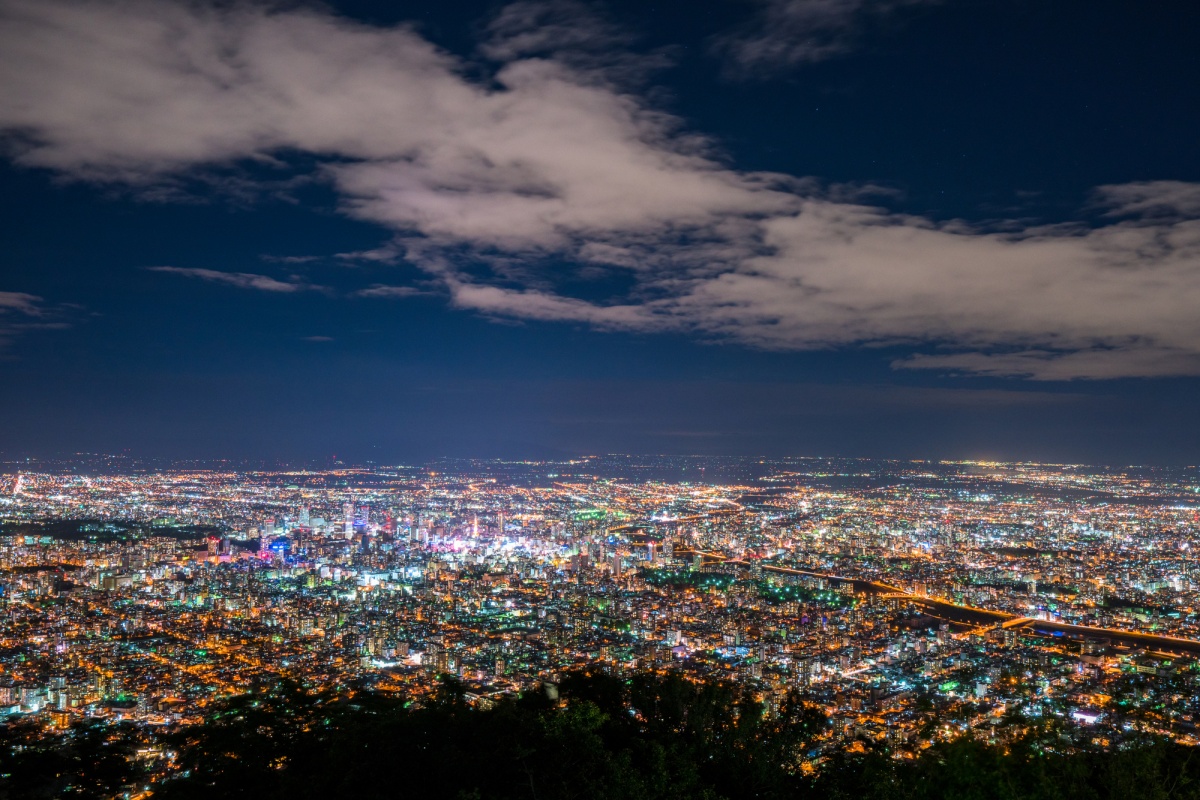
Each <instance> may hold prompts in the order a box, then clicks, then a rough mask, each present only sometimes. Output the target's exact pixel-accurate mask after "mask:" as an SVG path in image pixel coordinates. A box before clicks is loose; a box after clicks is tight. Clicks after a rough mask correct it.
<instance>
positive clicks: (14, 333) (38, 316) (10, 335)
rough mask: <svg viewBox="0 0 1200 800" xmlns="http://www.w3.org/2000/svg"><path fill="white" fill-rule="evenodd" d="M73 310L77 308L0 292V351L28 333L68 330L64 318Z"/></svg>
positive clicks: (20, 294) (34, 296) (18, 294)
mask: <svg viewBox="0 0 1200 800" xmlns="http://www.w3.org/2000/svg"><path fill="white" fill-rule="evenodd" d="M77 310H79V309H78V307H68V306H48V305H47V304H46V301H45V300H44V299H43V298H41V297H39V296H38V295H35V294H28V293H26V292H0V351H3V350H4V349H5V348H7V347H8V345H9V344H11V343H12V342H13V340H15V339H17V338H19V337H20V336H22V335H24V334H26V333H28V332H29V331H39V330H43V331H44V330H60V329H63V328H69V327H70V323H69V322H67V321H66V318H67V317H68V316H69V315H70V313H71V312H72V311H77Z"/></svg>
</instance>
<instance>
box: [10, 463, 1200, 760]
mask: <svg viewBox="0 0 1200 800" xmlns="http://www.w3.org/2000/svg"><path fill="white" fill-rule="evenodd" d="M120 463H121V462H120V460H119V459H114V460H113V461H112V462H110V463H109V464H108V465H107V469H105V466H106V465H105V464H104V463H103V461H97V460H93V461H92V462H91V465H90V466H91V467H92V468H93V469H97V470H99V471H96V472H88V471H85V470H84V469H83V468H80V469H78V470H71V471H60V472H46V471H40V470H39V469H38V468H37V466H36V465H35V466H34V467H33V468H30V469H21V470H20V471H17V472H10V473H9V474H8V475H6V476H5V479H4V480H5V485H6V486H7V491H6V492H5V496H4V498H3V500H2V501H0V522H2V523H3V532H4V533H3V538H2V539H0V570H2V572H0V585H2V588H3V603H4V613H5V618H6V620H7V624H6V627H5V638H4V641H3V650H2V653H3V656H2V661H0V704H2V708H3V712H4V713H5V714H7V715H9V717H10V718H13V717H21V718H24V719H26V720H27V721H28V722H29V723H30V724H29V726H28V727H27V728H26V729H25V730H27V731H28V734H27V735H29V736H34V737H36V736H42V735H47V734H46V732H47V731H53V730H66V729H69V728H70V727H71V726H72V725H73V724H74V723H76V722H78V721H79V720H81V719H92V720H101V721H107V722H109V723H114V724H115V723H117V722H121V721H128V722H132V723H134V724H135V725H136V727H137V729H138V730H139V731H141V732H142V733H141V734H140V735H142V736H144V737H145V742H146V747H147V752H148V753H150V754H151V755H150V756H149V757H150V758H151V759H152V761H153V768H152V769H151V771H150V775H151V779H152V780H161V779H164V778H167V777H169V776H170V775H171V774H172V769H173V765H172V761H171V758H170V756H169V755H168V754H167V753H168V751H166V750H164V749H163V747H162V745H161V744H159V745H157V746H156V745H155V744H154V743H155V742H156V740H158V739H159V738H161V732H165V731H170V730H174V729H178V728H180V727H186V726H193V725H200V724H202V723H204V722H206V720H207V719H208V716H209V714H210V713H211V711H212V709H214V708H220V707H221V702H222V701H224V700H228V699H229V698H231V697H235V696H237V695H239V694H243V693H247V692H250V693H253V692H254V691H262V690H263V687H267V686H270V685H272V684H274V683H277V682H279V681H283V680H286V681H290V682H294V683H295V684H297V685H299V686H302V687H305V689H307V690H309V691H312V692H330V693H333V694H334V695H336V694H338V693H353V692H356V691H358V692H361V691H364V690H368V689H369V690H371V691H373V692H379V693H383V694H385V695H389V696H394V697H399V698H403V699H404V700H406V701H412V702H417V703H418V704H419V703H421V702H422V701H423V700H426V699H428V698H429V697H431V696H432V694H433V693H434V692H436V690H437V688H438V686H439V685H440V682H441V681H442V680H443V679H444V678H445V677H446V676H451V677H453V678H454V679H456V680H458V681H461V684H462V686H463V687H464V689H465V698H466V700H467V702H468V703H470V704H471V705H474V706H478V707H481V708H488V707H490V706H492V705H494V704H496V703H498V702H502V701H503V700H504V699H505V698H509V697H516V696H519V695H520V694H521V693H522V692H529V691H537V690H540V688H541V687H543V686H553V685H555V684H556V683H557V682H558V681H559V680H560V679H561V678H562V676H563V675H565V674H568V673H570V672H572V671H577V670H588V669H598V670H602V671H603V672H605V673H607V674H610V675H614V676H621V675H633V674H637V673H639V672H646V671H649V672H655V671H675V672H678V673H680V674H682V675H683V676H686V678H687V679H688V680H692V681H697V682H706V681H732V682H735V683H737V684H739V685H741V686H743V687H745V688H746V689H748V690H749V691H750V692H752V693H753V696H754V697H755V698H757V699H758V700H759V701H760V702H761V703H762V708H763V713H764V714H766V715H767V716H768V717H769V716H770V715H772V714H774V713H777V712H778V709H779V706H780V704H782V703H783V702H784V700H785V698H786V697H787V696H788V694H789V692H799V693H800V695H801V696H802V697H804V698H805V700H806V701H808V702H811V703H812V704H814V705H815V706H816V707H819V708H820V709H821V711H822V712H823V713H824V714H826V715H827V716H828V718H829V720H830V725H829V727H828V730H827V731H826V732H825V733H824V734H823V735H822V738H821V739H820V740H819V741H818V742H817V743H816V744H815V746H814V749H813V750H812V752H811V753H810V754H809V755H808V757H807V761H806V763H807V764H809V765H810V767H811V768H813V769H816V768H818V767H819V765H820V763H821V762H822V760H823V758H824V757H825V756H826V754H827V751H829V750H832V749H834V748H841V747H845V746H846V745H847V743H848V742H854V741H857V740H860V739H861V740H867V741H879V742H886V744H887V745H888V746H889V747H890V748H891V752H893V753H894V754H895V756H896V757H913V756H915V755H917V754H919V753H920V752H921V751H922V750H923V749H925V748H928V747H929V746H930V745H931V744H934V743H936V742H938V741H943V740H951V739H954V738H958V737H975V738H979V739H982V740H984V741H987V742H992V743H995V742H997V741H1001V742H1002V741H1004V740H1006V739H1011V738H1012V737H1016V736H1019V735H1021V734H1022V733H1023V731H1024V729H1025V727H1026V726H1028V725H1033V724H1035V723H1036V722H1037V721H1039V720H1040V719H1042V718H1057V719H1060V720H1063V721H1064V722H1066V723H1068V724H1070V725H1072V726H1075V727H1077V728H1079V729H1081V730H1083V731H1085V732H1086V736H1087V737H1088V738H1090V739H1094V740H1097V741H1099V740H1108V739H1112V740H1114V741H1115V740H1118V739H1120V738H1121V737H1122V736H1125V735H1126V734H1127V732H1128V731H1130V730H1134V729H1136V730H1138V731H1143V732H1144V731H1153V732H1155V733H1157V734H1161V735H1163V736H1167V737H1170V738H1172V739H1175V740H1176V741H1179V742H1185V743H1188V744H1196V743H1197V742H1198V741H1200V739H1197V733H1196V722H1197V719H1198V717H1197V715H1198V714H1200V690H1198V688H1197V677H1198V676H1200V672H1198V671H1197V658H1198V657H1200V602H1198V598H1200V574H1198V573H1197V567H1196V560H1195V558H1194V557H1193V556H1192V554H1191V551H1192V549H1193V548H1197V547H1200V472H1198V471H1197V470H1196V469H1195V468H1189V469H1179V470H1153V469H1136V468H1128V469H1095V468H1088V467H1084V466H1062V465H1040V464H1031V463H979V462H894V461H890V462H880V461H867V460H839V459H815V458H814V459H779V460H744V459H705V458H668V457H662V458H653V457H636V458H635V457H623V456H606V457H588V458H579V459H573V460H569V461H563V462H500V461H446V462H441V463H437V464H435V465H432V466H430V467H423V468H413V467H381V466H373V467H369V468H350V467H344V468H335V469H327V470H297V471H286V472H264V471H233V470H225V469H199V468H194V469H188V470H163V471H159V470H154V471H137V472H127V473H120V472H113V471H112V468H113V467H114V466H119V465H120ZM8 466H9V467H10V468H11V467H12V466H13V465H11V464H10V465H8ZM672 473H674V474H678V475H683V476H689V477H688V478H686V479H664V478H662V477H657V476H662V475H666V474H672ZM706 474H707V475H712V474H716V475H718V476H723V477H721V478H719V479H717V480H713V479H711V478H708V477H705V476H706Z"/></svg>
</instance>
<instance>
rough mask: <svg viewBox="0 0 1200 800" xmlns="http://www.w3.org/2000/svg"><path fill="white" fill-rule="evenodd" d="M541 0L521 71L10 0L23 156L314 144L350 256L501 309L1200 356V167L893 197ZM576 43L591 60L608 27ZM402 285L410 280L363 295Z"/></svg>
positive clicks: (831, 37) (130, 5)
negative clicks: (619, 74)
mask: <svg viewBox="0 0 1200 800" xmlns="http://www.w3.org/2000/svg"><path fill="white" fill-rule="evenodd" d="M899 5H900V4H899V3H895V2H890V3H868V2H866V1H865V0H862V1H861V2H843V3H833V2H831V0H830V1H829V2H823V3H816V2H812V3H799V4H795V7H794V8H793V7H792V4H783V5H779V6H778V9H777V11H778V13H784V11H785V10H786V9H785V8H784V7H785V6H787V8H792V10H790V11H786V13H788V14H793V15H795V16H797V18H801V19H808V20H810V22H809V23H806V24H808V25H810V27H811V28H812V30H817V31H824V33H821V34H820V36H819V37H818V38H817V39H816V40H813V41H817V42H818V44H816V45H812V46H811V47H810V49H809V50H804V49H803V48H802V47H800V45H797V47H800V49H795V50H794V52H793V50H786V51H783V52H782V56H780V57H782V58H784V60H787V59H791V60H793V61H802V60H806V59H807V60H812V58H815V57H818V56H820V55H821V54H822V53H826V54H831V53H833V52H835V51H836V48H837V47H844V46H845V45H844V42H845V41H848V40H845V39H844V38H841V37H842V34H852V33H853V30H854V25H856V24H857V23H856V22H855V20H858V19H859V18H860V17H861V15H863V14H867V15H870V14H879V13H890V12H891V11H894V10H895V9H896V8H898V7H899ZM540 8H543V7H541V6H538V7H533V6H525V5H520V6H516V7H513V8H510V10H509V11H507V12H501V16H500V18H499V21H498V22H497V23H496V24H495V25H493V27H492V30H491V32H490V34H489V36H491V37H492V38H490V39H489V40H488V41H489V44H488V45H486V47H487V48H490V49H488V50H487V52H489V53H490V54H491V57H492V58H494V59H496V68H495V71H494V73H492V74H488V75H484V76H482V77H480V78H478V79H476V78H474V77H471V76H473V75H475V74H477V70H475V69H474V67H477V66H478V65H473V67H472V69H468V65H466V64H464V63H463V62H462V61H461V60H459V59H456V58H455V57H453V56H451V55H449V54H447V53H445V52H443V51H441V50H439V49H438V48H436V47H435V46H434V45H432V44H430V43H429V42H428V41H426V40H425V39H423V38H421V37H420V36H419V35H418V34H417V33H415V32H414V31H413V30H412V29H411V28H409V27H405V26H398V27H390V28H381V27H372V26H368V25H363V24H358V23H354V22H350V21H347V20H345V19H341V18H338V17H335V16H332V15H330V14H328V13H325V12H322V11H318V10H311V9H299V10H271V11H268V10H266V9H264V8H262V7H259V6H254V5H249V4H212V5H209V4H205V3H199V2H187V3H185V2H173V1H172V0H157V1H156V2H150V0H120V2H118V0H92V1H91V2H86V3H81V2H68V0H38V1H37V2H33V0H0V130H3V131H5V132H8V133H9V134H11V135H12V136H14V137H17V138H16V139H15V142H16V144H15V145H14V147H15V149H14V150H12V152H13V153H14V158H15V159H16V160H17V161H18V162H19V163H21V164H25V165H31V166H38V167H44V168H48V169H53V170H56V171H57V172H59V173H60V174H61V175H63V176H67V177H70V178H75V179H81V180H91V181H99V182H104V183H107V184H119V185H126V186H136V187H139V188H146V187H153V186H156V185H159V184H160V183H167V184H169V185H173V186H175V185H179V180H180V177H181V176H187V175H190V174H192V173H194V172H195V171H197V170H204V169H211V168H213V167H215V166H219V167H221V168H223V169H227V170H236V165H237V164H239V163H242V162H244V161H247V160H250V161H254V162H255V163H258V162H260V161H262V160H264V159H274V158H277V157H278V156H279V155H280V154H282V153H303V154H307V155H308V156H309V159H308V160H309V162H310V163H316V164H317V167H316V175H318V176H319V177H320V179H322V180H325V181H328V182H329V184H330V185H331V186H332V188H333V189H334V190H335V191H336V192H337V193H338V196H339V197H340V199H341V209H342V211H343V213H345V214H347V215H350V216H352V217H354V218H357V219H361V220H367V221H371V222H375V223H378V224H380V225H382V226H384V227H386V228H387V229H389V230H390V234H389V237H388V240H387V241H386V242H385V243H383V244H381V246H380V247H379V248H377V249H374V250H371V251H365V252H362V253H357V254H347V257H348V258H351V259H358V260H367V261H376V262H379V263H389V262H396V261H399V260H404V261H406V262H408V263H410V264H413V265H416V266H417V267H419V268H420V269H422V270H424V271H425V273H426V275H427V279H428V280H429V281H430V282H431V283H433V284H436V285H437V286H439V287H441V288H442V289H443V290H444V291H445V292H446V293H447V294H448V296H449V298H450V302H451V303H452V304H453V305H455V306H457V307H459V308H463V309H471V310H474V311H477V312H479V313H482V314H485V315H488V316H492V317H512V318H524V319H537V320H562V321H573V322H579V323H584V324H589V325H594V326H596V327H600V328H605V329H622V330H634V331H672V332H677V333H678V332H683V333H687V334H690V335H693V336H695V337H698V338H701V339H706V340H712V341H736V342H740V343H743V344H745V345H749V346H754V347H763V348H778V349H786V348H792V349H812V348H836V347H858V346H881V345H905V346H907V347H910V348H912V350H913V352H914V353H915V354H914V355H913V357H911V358H906V359H900V360H899V361H898V362H897V364H896V366H897V367H898V368H930V369H939V370H944V371H949V372H958V373H966V374H986V375H1021V376H1028V377H1033V378H1043V379H1069V378H1097V379H1098V378H1111V377H1122V376H1154V375H1176V374H1200V315H1197V314H1196V313H1195V310H1196V309H1197V308H1200V205H1198V203H1197V200H1196V198H1197V197H1200V187H1197V186H1196V185H1195V184H1189V183H1183V182H1177V181H1158V182H1151V183H1138V184H1129V185H1124V186H1106V187H1101V188H1100V189H1098V190H1097V198H1098V201H1097V202H1099V203H1101V204H1102V205H1101V208H1100V212H1099V213H1098V214H1096V215H1095V219H1094V220H1093V221H1092V223H1090V224H1083V223H1080V224H1075V225H1059V226H1033V227H1031V226H1029V225H1028V224H1025V223H1021V222H1018V221H1013V222H1011V223H1008V224H1005V225H999V226H996V225H992V226H990V227H987V228H981V227H976V226H972V225H970V224H967V223H964V222H958V221H949V222H947V221H938V220H932V219H927V218H923V217H918V216H908V215H902V214H896V213H892V212H889V211H887V210H885V209H884V208H881V207H879V206H878V205H875V204H873V201H872V198H871V197H870V194H869V193H864V192H863V191H847V190H846V189H845V187H841V188H839V187H828V186H823V185H822V184H821V183H820V182H819V181H815V180H812V179H799V178H796V177H794V176H788V175H780V174H773V173H761V172H747V171H739V170H736V169H734V168H732V167H730V166H729V165H728V163H727V162H726V161H725V160H724V159H723V158H722V157H721V156H720V153H719V149H718V148H717V147H716V145H715V143H714V142H712V141H710V140H708V139H706V138H705V137H703V136H700V135H697V134H694V133H691V132H689V131H688V130H687V129H686V128H685V126H684V125H683V124H682V122H681V121H680V120H679V119H677V118H675V117H673V116H671V115H669V114H666V113H664V112H662V111H661V110H658V109H656V108H654V107H653V105H652V104H651V103H650V102H649V100H647V99H646V97H644V96H641V95H639V94H638V93H636V92H634V91H632V90H631V89H629V88H628V85H625V86H623V87H621V86H618V85H617V83H614V82H613V81H611V80H609V79H608V77H607V76H606V73H605V72H604V70H605V69H608V67H606V66H601V65H598V62H597V61H588V60H587V59H578V58H575V57H568V56H564V55H561V54H560V53H558V52H556V51H554V50H553V48H551V49H550V50H547V48H548V47H549V45H550V42H547V41H544V31H541V32H539V31H538V30H536V27H537V26H538V25H541V24H544V23H543V22H538V20H543V21H544V20H546V19H549V20H551V21H552V26H558V27H561V26H564V25H565V26H569V25H570V18H569V15H566V16H563V15H561V14H559V15H558V16H555V13H557V12H554V13H551V12H543V11H540V10H538V9H540ZM770 8H776V7H775V6H770ZM796 9H800V10H799V11H797V10H796ZM546 13H550V16H549V17H545V16H539V15H544V14H546ZM771 13H775V12H771ZM806 15H807V16H806ZM529 20H533V21H532V22H530V21H529ZM814 20H815V21H814ZM819 20H825V21H824V22H820V24H818V23H817V22H816V21H819ZM522 25H533V26H534V27H535V30H533V31H531V32H530V34H529V36H523V34H522V32H521V31H522ZM781 25H782V23H781ZM571 36H576V38H577V39H578V41H577V42H576V43H575V45H572V46H573V47H575V51H576V52H578V51H579V49H580V48H583V49H585V50H586V48H587V47H592V46H593V43H592V40H591V39H589V37H588V35H587V33H586V32H581V33H578V34H571ZM571 36H568V34H567V33H566V32H565V31H560V32H559V33H557V34H556V37H557V38H559V39H561V40H563V41H570V40H571ZM603 37H609V38H608V39H607V41H608V42H610V44H607V45H605V46H606V47H612V46H615V45H613V44H611V42H613V41H614V40H613V39H612V37H611V35H610V34H608V33H603V36H602V37H601V38H603ZM826 39H828V41H829V42H830V43H832V44H826V45H819V42H821V41H825V40H826ZM798 41H803V37H801V39H800V40H798ZM581 43H582V44H581ZM837 43H842V44H837ZM822 48H824V49H822ZM830 48H833V49H830ZM764 52H766V51H764ZM531 53H534V54H536V57H533V56H531V55H530V54H531ZM776 60H778V58H776ZM97 64H104V65H105V69H103V70H98V69H96V68H95V65H97ZM1083 200H1084V198H1081V201H1083ZM159 270H160V271H163V272H174V273H177V274H181V275H186V276H189V277H193V278H197V279H203V280H209V281H215V282H220V283H224V284H227V285H232V286H237V287H241V288H246V289H255V290H259V291H266V292H279V293H295V292H299V291H302V290H308V289H318V288H320V287H315V286H311V285H309V284H307V283H305V282H304V281H303V280H302V279H298V278H288V279H286V280H280V279H277V278H272V277H269V276H265V275H255V274H251V273H232V272H219V271H216V270H204V269H188V268H179V267H163V268H159ZM596 275H601V276H604V275H610V276H615V277H619V278H621V280H620V281H617V282H615V283H621V284H623V285H626V286H628V287H629V288H628V290H627V291H625V292H624V293H623V294H621V295H620V296H618V297H613V298H610V299H609V300H607V301H606V302H604V303H600V302H595V301H594V300H587V299H583V298H581V297H579V296H575V295H573V294H572V293H571V291H570V290H569V288H570V287H572V286H577V285H578V284H579V282H580V280H581V279H591V278H594V277H595V276H596ZM397 292H399V293H400V294H408V293H409V292H408V291H407V288H406V287H386V286H384V285H378V286H374V287H370V288H367V289H364V290H361V291H360V292H359V294H360V295H365V296H383V295H388V294H391V295H392V296H395V294H396V293H397ZM373 293H374V294H373Z"/></svg>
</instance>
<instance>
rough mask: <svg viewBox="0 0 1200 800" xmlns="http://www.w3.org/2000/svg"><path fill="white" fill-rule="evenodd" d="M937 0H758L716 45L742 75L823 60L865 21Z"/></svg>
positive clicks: (853, 38) (841, 49) (850, 42)
mask: <svg viewBox="0 0 1200 800" xmlns="http://www.w3.org/2000/svg"><path fill="white" fill-rule="evenodd" d="M940 1H941V0H759V2H758V6H759V9H758V13H757V14H756V15H755V17H754V19H753V20H752V21H751V22H750V23H749V24H747V25H746V26H745V27H744V28H743V29H742V30H739V31H736V32H734V33H732V34H729V35H727V36H723V37H720V38H719V39H718V40H717V42H716V49H717V50H718V51H719V52H720V53H721V54H723V55H725V56H727V57H728V58H729V59H730V61H731V62H732V66H733V69H734V71H735V73H738V74H742V75H750V74H755V73H758V72H763V71H774V70H776V69H779V68H780V67H786V66H792V65H795V64H805V63H813V62H816V61H824V60H826V59H829V58H833V57H835V56H840V55H843V54H845V53H846V52H848V51H850V50H851V49H853V47H854V45H855V44H856V42H857V39H858V36H859V32H860V29H861V28H862V27H863V26H864V24H866V23H869V22H871V21H873V20H878V19H879V18H881V17H886V16H888V15H890V14H892V13H893V12H895V11H897V10H898V9H900V8H902V7H905V6H915V5H927V4H931V3H936V2H940Z"/></svg>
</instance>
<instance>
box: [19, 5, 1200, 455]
mask: <svg viewBox="0 0 1200 800" xmlns="http://www.w3.org/2000/svg"><path fill="white" fill-rule="evenodd" d="M1198 41H1200V3H1194V2H1183V1H1182V0H1179V1H1176V2H1172V1H1171V0H1167V1H1165V2H1153V3H1132V2H1097V0H1063V1H1062V2H1046V1H1045V0H944V1H942V2H939V1H938V0H688V1H687V2H684V1H683V0H679V2H675V1H674V0H672V1H671V2H656V3H646V2H632V0H629V1H628V2H626V1H624V0H622V1H620V2H606V3H597V4H591V3H587V4H584V3H574V2H549V3H542V2H525V1H523V0H518V2H515V3H511V4H504V3H474V2H452V0H441V2H437V3H434V2H421V3H417V2H413V3H405V2H383V1H382V0H376V1H375V2H369V1H368V0H344V2H332V3H328V4H325V5H317V4H315V3H276V4H267V3H254V2H244V3H240V2H225V3H207V2H200V1H199V0H197V1H196V2H177V1H176V0H96V1H95V2H88V1H83V0H0V134H2V136H3V143H4V149H3V159H2V163H0V180H2V184H0V186H2V187H3V190H2V191H0V203H2V204H3V205H2V209H0V211H2V213H0V242H2V244H3V248H2V249H0V387H2V389H0V419H2V420H3V423H2V424H0V454H2V455H3V456H5V457H9V458H13V457H24V456H34V457H38V456H52V455H62V454H69V453H74V452H123V453H130V454H133V455H138V456H149V457H167V458H219V457H228V458H270V459H296V460H302V459H327V458H332V457H333V456H335V455H336V456H337V457H338V458H341V459H344V460H354V461H362V460H375V461H379V462H385V463H395V462H413V461H417V460H422V459H427V458H431V457H436V456H481V457H511V458H524V457H560V456H569V455H579V454H589V453H603V452H634V453H679V454H684V453H688V454H722V455H847V456H878V457H901V458H912V457H916V458H921V457H928V458H1004V459H1037V460H1051V461H1067V462H1086V463H1110V464H1134V463H1137V464H1145V463H1161V464H1195V463H1197V461H1198V460H1200V455H1198V453H1200V413H1198V412H1200V402H1198V400H1197V390H1198V389H1200V47H1198V46H1197V42H1198Z"/></svg>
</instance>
